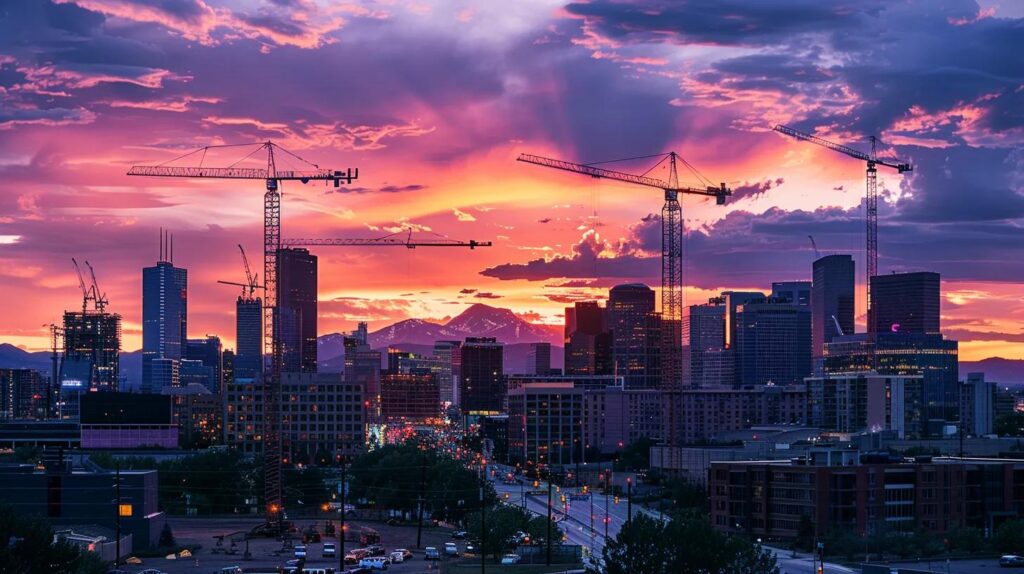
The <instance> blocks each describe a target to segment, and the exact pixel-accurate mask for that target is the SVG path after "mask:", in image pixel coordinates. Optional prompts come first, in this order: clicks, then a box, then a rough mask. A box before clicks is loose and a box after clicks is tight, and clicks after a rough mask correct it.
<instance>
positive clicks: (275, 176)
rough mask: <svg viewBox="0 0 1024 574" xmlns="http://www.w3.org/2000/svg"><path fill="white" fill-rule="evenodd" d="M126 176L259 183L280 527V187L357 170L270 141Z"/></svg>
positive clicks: (271, 467) (271, 455)
mask: <svg viewBox="0 0 1024 574" xmlns="http://www.w3.org/2000/svg"><path fill="white" fill-rule="evenodd" d="M239 147H255V149H253V151H251V152H250V153H249V154H248V155H246V156H245V157H243V158H242V159H240V160H238V161H236V162H235V163H233V164H231V165H229V166H227V167H206V166H203V161H204V160H205V158H206V153H207V152H208V151H209V150H211V149H215V148H239ZM259 152H265V153H266V165H265V167H261V168H251V167H239V166H238V164H239V163H241V162H242V161H244V160H246V159H248V158H250V157H253V156H254V155H255V154H257V153H259ZM275 152H281V153H283V154H286V155H287V156H290V157H291V158H292V159H294V160H297V161H299V162H302V163H304V164H306V165H307V166H309V169H305V170H289V171H284V170H282V171H277V158H276V157H275ZM188 157H192V158H193V159H192V161H195V160H196V159H198V164H199V165H189V166H180V165H169V164H172V163H174V162H177V161H179V160H183V159H185V158H188ZM128 175H133V176H154V177H185V178H204V179H208V178H216V179H250V180H251V179H255V180H263V181H264V183H265V185H266V191H265V193H264V194H263V294H264V297H263V333H264V337H263V340H264V345H265V351H266V363H265V364H264V374H263V400H264V403H263V405H264V406H263V408H264V410H263V421H264V428H263V458H264V469H263V470H264V497H265V499H266V500H265V502H266V517H267V522H268V523H270V524H273V525H276V526H278V527H280V525H281V510H282V505H281V502H282V487H281V450H282V445H281V412H280V388H281V363H282V357H281V351H282V345H281V341H280V337H279V334H278V332H277V326H276V321H275V317H276V313H277V309H278V305H279V303H280V294H279V293H278V289H277V251H278V250H279V249H280V248H281V193H280V189H279V188H280V183H281V182H283V181H301V182H302V183H309V182H311V181H323V182H325V183H332V184H333V185H334V187H339V186H340V185H341V183H342V182H344V183H346V184H351V183H352V181H353V180H355V179H357V178H358V177H359V169H358V168H354V169H353V168H346V169H345V170H344V171H342V170H330V169H323V168H321V167H320V166H318V165H316V164H314V163H311V162H308V161H306V160H305V159H303V158H301V157H299V156H297V155H295V154H294V153H292V152H290V151H288V150H286V149H284V148H282V147H281V146H279V145H277V144H275V143H273V142H271V141H266V142H259V143H255V144H241V145H227V146H206V147H202V148H199V149H197V150H193V151H191V152H188V153H186V154H183V155H181V156H178V157H176V158H174V159H171V160H169V161H166V162H163V163H161V164H158V165H136V166H133V167H132V168H131V169H129V170H128Z"/></svg>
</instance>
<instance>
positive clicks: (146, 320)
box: [142, 254, 188, 393]
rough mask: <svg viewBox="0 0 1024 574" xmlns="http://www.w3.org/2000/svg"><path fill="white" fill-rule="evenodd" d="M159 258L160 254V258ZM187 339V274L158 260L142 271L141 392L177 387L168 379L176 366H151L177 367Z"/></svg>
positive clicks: (170, 263) (175, 370) (171, 264)
mask: <svg viewBox="0 0 1024 574" xmlns="http://www.w3.org/2000/svg"><path fill="white" fill-rule="evenodd" d="M161 255H163V254H161ZM187 339H188V270H186V269H183V268H180V267H175V266H174V263H172V262H171V261H167V260H164V258H163V257H161V260H160V261H157V263H156V265H154V266H153V267H146V268H144V269H143V270H142V392H144V393H159V392H160V389H162V388H163V387H171V386H177V385H178V381H177V380H176V379H173V380H172V379H168V378H167V377H168V376H171V375H173V374H174V373H176V372H177V366H176V365H175V366H170V365H159V366H155V365H154V361H155V360H166V361H173V362H175V363H177V361H180V360H181V358H182V356H184V353H185V341H186V340H187Z"/></svg>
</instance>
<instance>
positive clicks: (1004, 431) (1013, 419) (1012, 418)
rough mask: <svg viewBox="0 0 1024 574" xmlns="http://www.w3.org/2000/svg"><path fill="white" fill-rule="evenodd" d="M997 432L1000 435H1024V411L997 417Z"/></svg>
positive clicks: (995, 428)
mask: <svg viewBox="0 0 1024 574" xmlns="http://www.w3.org/2000/svg"><path fill="white" fill-rule="evenodd" d="M993 430H995V433H996V434H997V435H999V436H1024V413H1020V412H1016V411H1014V412H1012V413H1007V414H1005V415H1002V416H1000V417H999V418H997V419H996V423H995V426H994V429H993Z"/></svg>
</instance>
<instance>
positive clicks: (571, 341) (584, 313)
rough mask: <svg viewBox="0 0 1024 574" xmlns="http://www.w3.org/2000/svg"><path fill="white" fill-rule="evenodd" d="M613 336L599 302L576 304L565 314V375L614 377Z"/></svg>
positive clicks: (580, 302)
mask: <svg viewBox="0 0 1024 574" xmlns="http://www.w3.org/2000/svg"><path fill="white" fill-rule="evenodd" d="M612 370H613V365H612V335H611V332H609V331H608V326H607V320H606V310H605V309H604V308H603V307H601V305H600V304H599V303H598V302H597V301H577V302H576V304H575V306H574V307H568V308H566V310H565V373H566V374H568V375H610V374H612Z"/></svg>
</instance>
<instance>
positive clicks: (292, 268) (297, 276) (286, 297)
mask: <svg viewBox="0 0 1024 574" xmlns="http://www.w3.org/2000/svg"><path fill="white" fill-rule="evenodd" d="M316 268H317V259H316V255H311V254H310V253H309V250H307V249H291V248H286V249H281V250H279V251H278V252H277V288H278V290H279V294H278V296H279V297H280V308H279V309H278V310H277V321H275V322H274V325H275V328H276V329H278V334H279V336H280V341H281V345H282V347H283V355H284V361H283V365H282V372H285V373H297V372H302V373H315V372H316V334H317V330H316V303H317V294H316V277H317V270H316Z"/></svg>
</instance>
